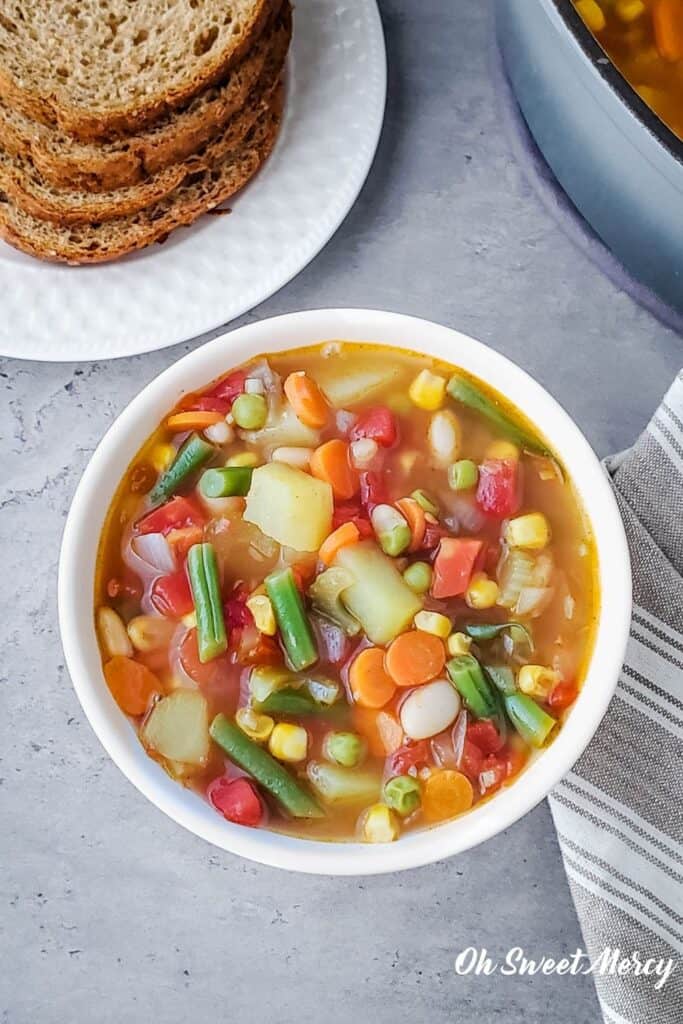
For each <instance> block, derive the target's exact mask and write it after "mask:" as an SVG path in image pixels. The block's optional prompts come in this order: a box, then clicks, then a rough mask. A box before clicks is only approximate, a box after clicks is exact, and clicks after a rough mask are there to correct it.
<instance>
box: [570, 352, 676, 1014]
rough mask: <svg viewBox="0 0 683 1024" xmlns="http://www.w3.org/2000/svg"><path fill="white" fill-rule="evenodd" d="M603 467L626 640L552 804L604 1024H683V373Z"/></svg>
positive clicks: (586, 964) (587, 964) (587, 962)
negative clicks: (615, 681) (594, 727)
mask: <svg viewBox="0 0 683 1024" xmlns="http://www.w3.org/2000/svg"><path fill="white" fill-rule="evenodd" d="M606 468H607V471H608V473H609V474H610V477H611V480H612V484H613V487H614V490H615V494H616V498H617V501H618V503H619V508H620V510H621V514H622V516H623V519H624V524H625V527H626V534H627V537H628V542H629V547H630V550H631V560H632V567H633V600H634V606H633V620H632V623H631V635H630V639H629V644H628V648H627V651H626V662H625V664H624V667H623V669H622V671H621V676H620V679H619V685H618V687H617V691H616V694H615V696H614V699H613V700H612V703H611V704H610V707H609V709H608V711H607V714H606V715H605V718H604V720H603V722H602V724H601V726H600V728H599V730H598V732H597V735H596V736H595V738H594V739H593V741H592V743H591V744H590V746H589V747H588V749H587V750H586V752H585V753H584V754H583V756H582V757H581V759H580V760H579V761H578V763H577V764H576V766H575V767H574V770H573V771H572V772H570V773H569V775H568V776H567V777H566V778H565V779H564V780H563V781H562V782H561V783H560V784H559V786H557V787H556V788H555V789H554V790H553V793H552V794H551V796H550V805H551V810H552V813H553V818H554V820H555V826H556V828H557V833H558V836H559V840H560V846H561V848H562V856H563V859H564V864H565V868H566V871H567V876H568V878H569V883H570V886H571V890H572V894H573V897H574V903H575V906H576V910H577V913H578V917H579V921H580V924H581V928H582V931H583V937H584V942H585V949H586V954H587V957H586V959H585V961H584V964H585V966H586V967H587V968H588V967H590V966H591V965H592V968H593V969H592V973H593V977H594V979H595V984H596V988H597V993H598V998H599V1000H600V1005H601V1007H602V1011H603V1015H604V1018H605V1021H607V1022H608V1024H682V1022H683V371H681V373H680V374H679V375H678V377H677V378H676V380H675V381H674V383H673V385H672V387H671V389H670V390H669V392H668V394H667V395H666V397H665V398H664V400H663V402H662V404H661V405H660V407H659V409H658V410H657V412H656V413H655V415H654V416H653V418H652V420H651V422H650V424H649V425H648V427H647V430H646V431H645V432H644V434H643V435H642V436H641V438H640V439H639V441H638V442H637V443H636V445H635V446H634V447H633V448H631V449H630V450H629V451H627V452H624V453H622V454H621V455H618V456H615V457H613V458H611V459H608V460H607V462H606ZM638 962H640V964H641V965H643V966H642V967H641V969H640V971H637V970H636V968H637V965H638ZM645 968H647V970H648V972H649V973H647V974H646V973H645ZM665 976H666V977H665Z"/></svg>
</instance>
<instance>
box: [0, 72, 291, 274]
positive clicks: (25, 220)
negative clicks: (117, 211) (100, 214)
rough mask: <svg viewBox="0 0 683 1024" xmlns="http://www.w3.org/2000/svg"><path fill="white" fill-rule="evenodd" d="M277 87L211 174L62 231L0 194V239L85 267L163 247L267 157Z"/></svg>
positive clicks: (278, 100)
mask: <svg viewBox="0 0 683 1024" xmlns="http://www.w3.org/2000/svg"><path fill="white" fill-rule="evenodd" d="M282 93H283V90H282V87H280V88H278V89H277V90H276V92H275V95H274V97H273V102H272V105H271V106H270V108H269V109H268V110H267V111H265V112H264V113H263V114H262V115H261V117H260V118H259V119H258V121H257V122H256V124H255V125H254V127H253V128H252V129H251V131H250V132H249V134H248V136H247V138H246V139H245V140H244V143H243V144H242V146H241V147H240V149H239V150H238V151H237V152H236V153H235V154H232V155H231V156H230V157H228V158H227V159H226V160H225V161H224V162H223V163H221V164H220V165H218V166H217V167H214V168H213V169H211V170H209V169H206V170H203V171H198V172H197V173H196V174H192V175H190V176H189V177H188V178H187V179H186V180H185V181H184V182H183V183H182V184H181V185H179V186H178V188H177V189H176V190H175V191H174V192H172V193H171V195H169V196H166V197H165V198H164V199H162V200H161V201H160V202H158V203H155V204H154V205H153V206H150V207H147V208H146V209H144V210H141V211H139V212H138V213H136V214H133V215H132V216H130V217H124V218H121V219H119V220H112V221H105V222H104V223H101V224H89V225H82V226H79V227H78V226H72V227H62V226H59V225H57V224H52V223H50V222H49V221H43V220H40V219H39V218H37V217H32V216H31V215H30V214H27V213H24V212H22V211H21V210H19V209H18V208H17V207H16V206H14V204H13V203H12V202H11V201H10V200H9V199H8V197H7V196H6V195H3V193H2V192H0V236H2V237H3V238H4V239H5V240H6V241H7V242H9V243H10V245H13V246H15V248H17V249H21V250H22V251H23V252H26V253H29V254H30V255H32V256H37V257H39V258H40V259H44V260H50V261H53V262H60V263H70V264H74V265H77V264H85V263H104V262H106V261H107V260H113V259H117V258H118V257H120V256H124V255H126V253H130V252H134V251H135V250H136V249H142V248H144V247H145V246H147V245H150V244H151V243H152V242H160V241H164V240H165V239H166V238H167V236H168V234H169V233H170V232H171V231H173V230H175V228H177V227H181V226H182V225H187V224H191V223H192V222H193V221H195V220H197V218H198V217H200V216H201V215H202V214H203V213H207V212H208V211H210V210H213V209H215V207H216V206H218V205H219V204H220V203H222V202H223V201H224V200H226V199H228V198H229V197H230V196H232V195H234V193H235V192H237V191H239V189H241V188H242V187H243V186H244V185H246V184H247V182H248V181H249V180H250V178H252V177H253V176H254V174H256V172H257V171H258V169H259V167H260V166H261V165H262V164H263V162H264V161H265V160H266V159H267V157H268V155H269V154H270V152H271V150H272V148H273V146H274V144H275V140H276V138H277V132H278V128H279V125H280V120H281V117H282Z"/></svg>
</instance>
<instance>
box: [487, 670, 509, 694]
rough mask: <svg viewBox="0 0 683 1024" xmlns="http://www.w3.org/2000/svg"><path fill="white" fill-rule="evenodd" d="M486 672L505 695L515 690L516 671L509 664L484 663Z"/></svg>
mask: <svg viewBox="0 0 683 1024" xmlns="http://www.w3.org/2000/svg"><path fill="white" fill-rule="evenodd" d="M484 672H485V673H486V675H487V676H488V678H489V679H490V680H491V682H492V683H493V685H494V686H495V688H496V689H497V690H498V692H499V693H502V694H503V696H504V697H506V696H508V695H509V694H511V693H514V692H515V690H516V686H515V673H514V672H513V671H512V669H511V668H508V666H507V665H484Z"/></svg>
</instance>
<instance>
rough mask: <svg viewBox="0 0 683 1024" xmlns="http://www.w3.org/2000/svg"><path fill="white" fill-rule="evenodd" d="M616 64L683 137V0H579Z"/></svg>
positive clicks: (584, 15) (576, 3)
mask: <svg viewBox="0 0 683 1024" xmlns="http://www.w3.org/2000/svg"><path fill="white" fill-rule="evenodd" d="M574 6H575V7H576V10H577V11H578V13H579V14H580V15H581V18H582V19H583V21H584V22H585V23H586V25H587V26H588V28H589V29H590V30H591V32H592V33H593V35H594V36H595V38H596V39H597V40H598V42H599V43H600V45H601V46H602V48H603V49H604V51H605V53H606V54H607V56H608V57H609V58H610V60H611V61H612V63H613V64H614V65H615V66H616V67H617V68H618V69H619V71H620V72H621V73H622V75H623V76H624V78H625V79H626V81H627V82H628V83H629V84H630V85H632V86H633V88H634V89H635V90H636V92H637V93H638V94H639V95H640V97H641V98H642V99H643V100H644V101H645V103H647V105H648V106H649V107H650V108H651V109H652V110H653V111H654V112H655V114H657V116H658V117H659V118H660V119H661V120H662V121H663V122H664V123H665V124H666V125H668V127H669V128H670V129H671V130H672V131H673V132H674V133H675V134H676V135H677V136H678V137H679V139H683V0H574Z"/></svg>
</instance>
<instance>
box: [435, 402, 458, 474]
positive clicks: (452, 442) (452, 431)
mask: <svg viewBox="0 0 683 1024" xmlns="http://www.w3.org/2000/svg"><path fill="white" fill-rule="evenodd" d="M460 436H461V430H460V423H459V422H458V419H457V417H456V416H454V415H453V413H452V412H449V411H448V410H447V409H445V410H442V411H441V412H437V413H434V415H433V416H432V418H431V421H430V424H429V445H430V448H431V449H432V453H433V455H434V459H435V461H436V463H437V464H438V465H439V466H447V465H449V463H451V462H453V461H454V460H455V459H456V458H457V457H458V449H459V447H460Z"/></svg>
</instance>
